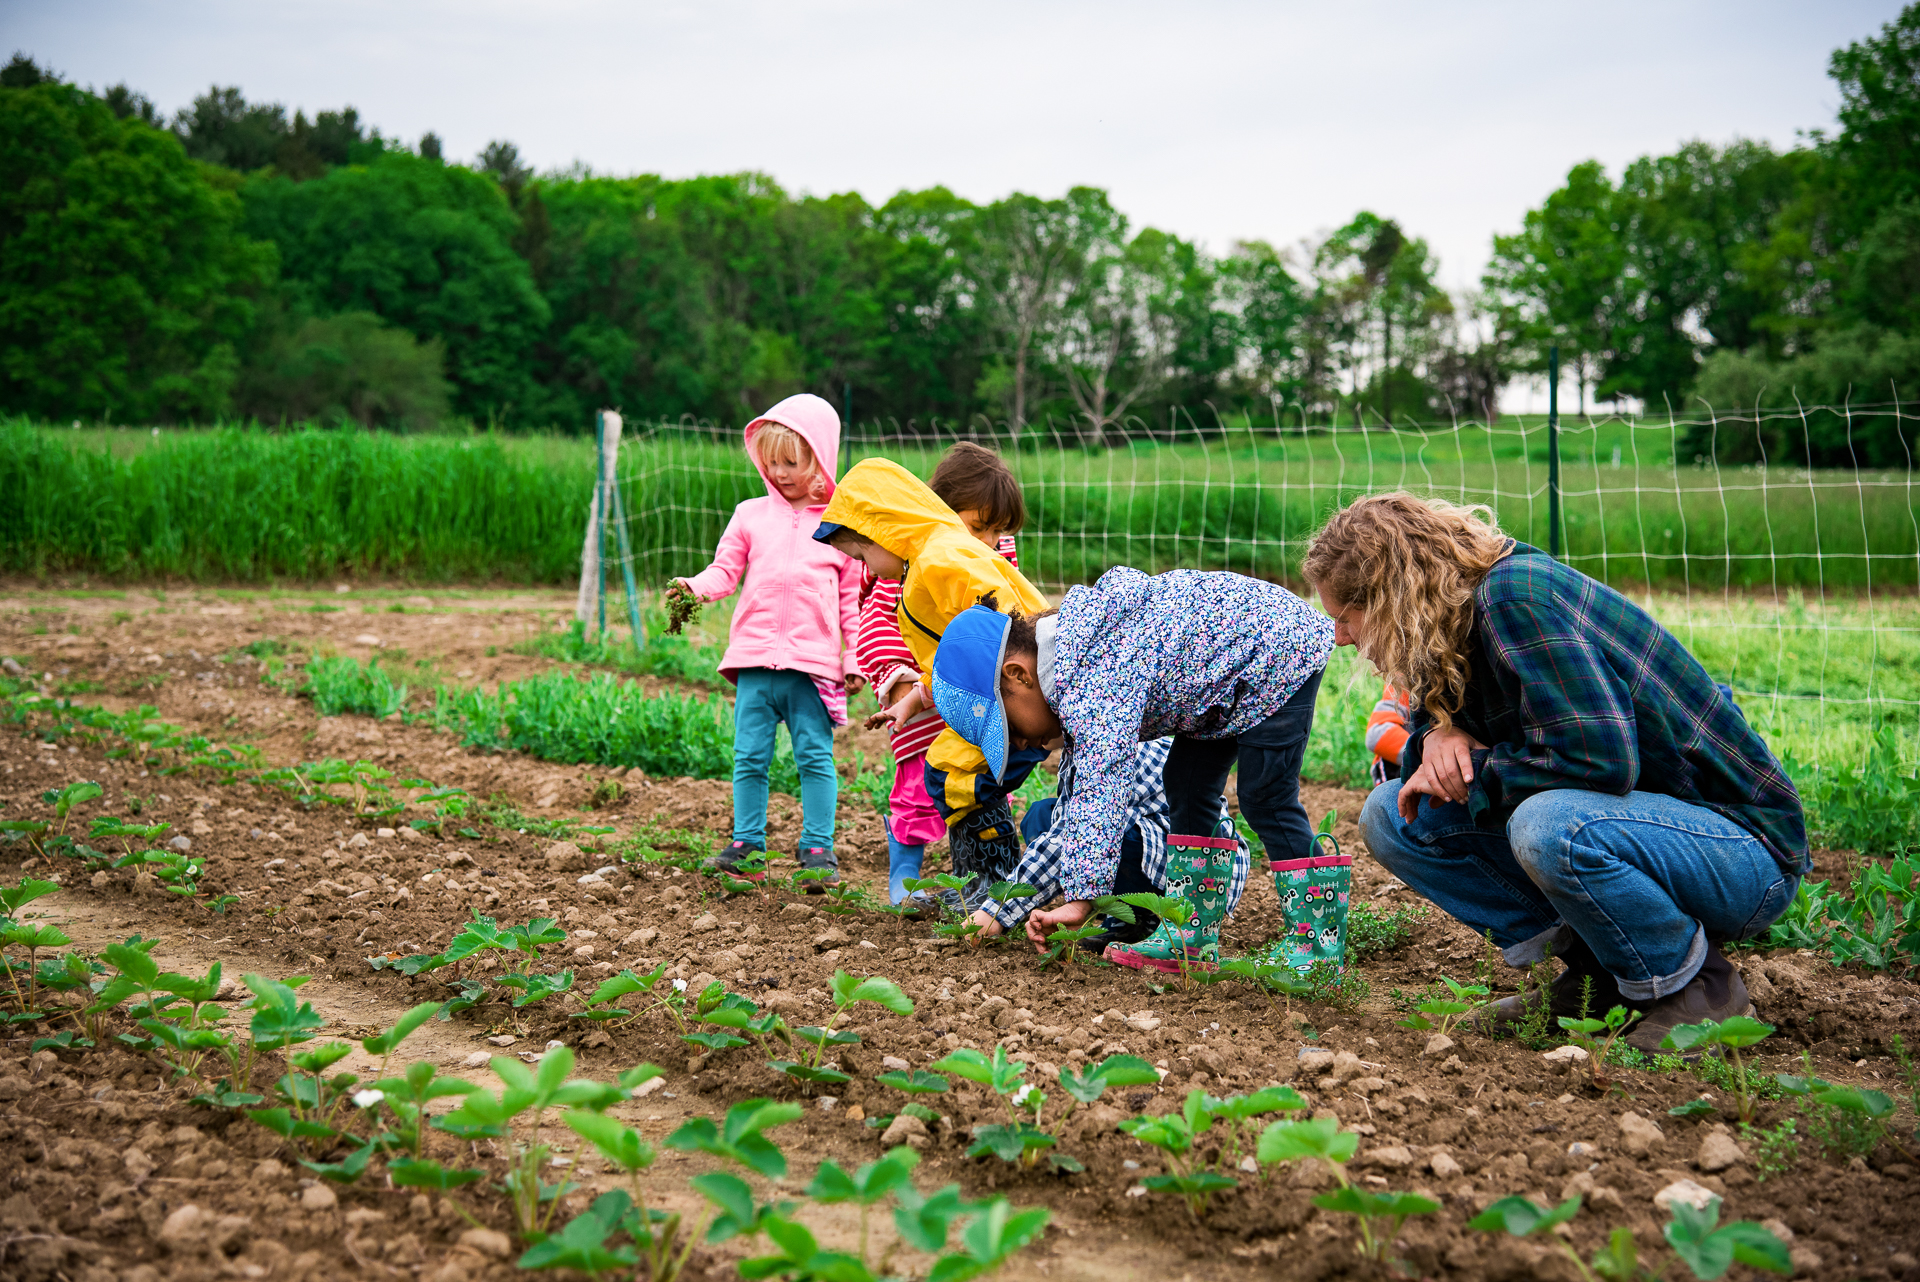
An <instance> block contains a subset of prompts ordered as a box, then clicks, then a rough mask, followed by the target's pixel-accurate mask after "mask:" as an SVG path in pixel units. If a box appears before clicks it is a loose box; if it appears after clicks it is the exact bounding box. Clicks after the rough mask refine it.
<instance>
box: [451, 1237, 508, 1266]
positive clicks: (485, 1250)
mask: <svg viewBox="0 0 1920 1282" xmlns="http://www.w3.org/2000/svg"><path fill="white" fill-rule="evenodd" d="M460 1245H461V1246H464V1247H468V1248H469V1249H471V1250H475V1251H478V1252H480V1253H481V1254H482V1255H491V1256H492V1257H493V1258H494V1259H496V1260H504V1259H506V1258H507V1257H508V1256H509V1255H511V1254H513V1242H512V1240H511V1239H510V1238H508V1237H507V1235H506V1234H504V1233H502V1232H501V1231H500V1230H498V1229H468V1230H467V1231H466V1232H465V1233H462V1234H461V1235H460Z"/></svg>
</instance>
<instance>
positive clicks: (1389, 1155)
mask: <svg viewBox="0 0 1920 1282" xmlns="http://www.w3.org/2000/svg"><path fill="white" fill-rule="evenodd" d="M1360 1160H1361V1161H1362V1162H1364V1163H1366V1164H1368V1165H1372V1166H1384V1167H1386V1168H1387V1169H1388V1170H1390V1171H1404V1170H1405V1169H1406V1168H1407V1167H1409V1166H1412V1165H1413V1153H1412V1152H1411V1151H1410V1150H1408V1149H1406V1148H1403V1147H1401V1146H1400V1145H1398V1144H1390V1145H1388V1146H1387V1147H1385V1148H1370V1149H1368V1150H1367V1151H1366V1152H1365V1153H1363V1154H1362V1155H1361V1157H1360Z"/></svg>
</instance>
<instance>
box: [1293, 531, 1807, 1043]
mask: <svg viewBox="0 0 1920 1282" xmlns="http://www.w3.org/2000/svg"><path fill="white" fill-rule="evenodd" d="M1485 511H1486V509H1484V508H1480V509H1470V508H1462V507H1457V506H1455V505H1453V504H1450V503H1444V502H1437V501H1429V500H1423V499H1418V498H1415V497H1413V496H1412V495H1410V494H1383V495H1376V496H1374V497H1370V498H1365V499H1361V500H1360V501H1358V502H1356V503H1354V504H1352V505H1351V506H1350V507H1347V508H1345V509H1344V510H1342V511H1340V512H1338V513H1336V514H1335V515H1334V517H1333V519H1332V520H1331V521H1329V522H1328V523H1327V525H1326V527H1325V528H1324V529H1323V530H1321V531H1320V533H1319V534H1318V535H1317V536H1315V538H1314V540H1313V542H1312V545H1311V546H1310V547H1309V549H1308V552H1307V557H1306V561H1305V563H1304V565H1303V566H1302V572H1303V574H1304V575H1305V577H1306V579H1307V581H1308V582H1309V583H1311V584H1312V585H1313V586H1314V588H1315V589H1316V590H1317V591H1318V592H1319V594H1320V600H1321V603H1322V604H1323V605H1324V606H1325V607H1326V610H1327V613H1329V614H1330V615H1332V616H1333V620H1334V628H1335V632H1334V640H1335V643H1336V644H1339V645H1352V646H1357V647H1358V648H1359V650H1360V653H1361V654H1363V655H1364V656H1366V658H1367V659H1369V660H1370V661H1371V662H1372V663H1373V665H1374V666H1375V667H1376V668H1378V669H1379V670H1380V672H1381V673H1382V675H1384V676H1385V677H1386V679H1387V680H1389V681H1391V682H1392V683H1393V684H1394V685H1396V686H1399V687H1401V688H1402V689H1405V690H1409V691H1411V692H1412V698H1413V705H1414V714H1413V724H1412V726H1411V727H1410V735H1409V739H1408V743H1407V746H1406V747H1405V749H1404V750H1403V752H1402V756H1401V769H1400V777H1399V779H1397V780H1391V781H1389V782H1387V783H1383V784H1381V785H1380V786H1379V787H1377V788H1375V789H1374V790H1373V793H1372V795H1371V796H1369V797H1368V799H1367V804H1366V807H1365V809H1364V810H1363V811H1362V813H1361V818H1360V831H1361V835H1362V837H1363V838H1364V839H1365V841H1366V843H1367V848H1368V849H1369V850H1370V851H1371V852H1372V853H1373V856H1374V858H1376V859H1378V860H1379V861H1380V862H1381V863H1382V864H1384V865H1386V867H1387V868H1388V869H1390V870H1391V871H1392V872H1393V873H1394V874H1395V875H1396V876H1398V877H1399V878H1400V879H1401V880H1402V881H1404V882H1406V883H1407V885H1408V886H1410V887H1412V888H1413V889H1414V890H1416V891H1417V892H1419V893H1420V894H1422V895H1424V896H1426V897H1427V898H1428V899H1430V900H1432V901H1433V902H1434V903H1435V904H1437V905H1439V906H1440V907H1441V908H1442V909H1444V910H1445V911H1446V912H1448V913H1450V914H1452V915H1453V916H1454V917H1456V918H1458V919H1459V920H1460V921H1462V922H1464V923H1466V924H1467V925H1468V926H1471V927H1472V928H1473V929H1474V930H1475V931H1476V932H1479V933H1482V934H1484V933H1486V932H1488V931H1491V932H1492V935H1493V939H1494V942H1495V943H1497V944H1499V945H1500V946H1501V948H1502V949H1503V950H1504V951H1505V954H1506V958H1507V961H1508V962H1509V963H1510V964H1512V965H1515V966H1522V965H1527V964H1530V963H1532V962H1535V961H1537V960H1539V959H1540V958H1542V957H1543V956H1546V955H1547V954H1548V952H1549V950H1551V953H1552V955H1553V956H1556V957H1559V958H1560V959H1561V960H1562V961H1563V962H1565V963H1566V969H1565V971H1564V972H1563V973H1562V974H1561V975H1560V977H1559V978H1558V979H1556V980H1555V981H1554V982H1553V983H1552V984H1551V985H1550V986H1548V987H1547V988H1546V989H1545V991H1544V992H1543V991H1540V990H1537V989H1536V990H1534V991H1530V992H1528V993H1525V994H1522V995H1521V996H1518V997H1510V998H1507V999H1506V1000H1505V1001H1503V1002H1500V1003H1498V1004H1496V1006H1495V1007H1493V1008H1492V1009H1491V1010H1490V1011H1489V1012H1488V1014H1487V1015H1486V1016H1485V1017H1484V1020H1485V1022H1486V1023H1487V1024H1491V1025H1494V1026H1496V1027H1497V1026H1499V1025H1502V1024H1508V1025H1510V1024H1515V1023H1519V1022H1521V1021H1524V1020H1525V1019H1526V1018H1527V1017H1528V1015H1529V1014H1530V1013H1533V1008H1534V1007H1536V1006H1538V1005H1540V1004H1543V1003H1544V1004H1546V1005H1547V1006H1548V1008H1549V1009H1548V1020H1547V1026H1548V1027H1552V1026H1553V1024H1552V1021H1553V1018H1555V1017H1558V1016H1561V1015H1577V1014H1578V1013H1579V1011H1580V1008H1581V1005H1582V1002H1583V997H1584V998H1585V1000H1586V1001H1587V1003H1589V1004H1590V1006H1591V1008H1592V1010H1593V1011H1594V1012H1596V1013H1600V1014H1604V1013H1605V1012H1606V1011H1607V1010H1608V1009H1609V1008H1610V1007H1612V1006H1614V1005H1616V1004H1625V1005H1626V1006H1627V1007H1628V1008H1629V1009H1632V1010H1637V1011H1639V1012H1641V1014H1642V1018H1641V1019H1640V1021H1639V1022H1638V1023H1637V1024H1636V1025H1635V1026H1634V1027H1633V1028H1632V1029H1631V1030H1630V1031H1629V1032H1628V1034H1627V1037H1626V1040H1627V1041H1628V1042H1629V1043H1631V1044H1632V1045H1634V1046H1635V1047H1637V1048H1639V1049H1641V1050H1644V1051H1651V1050H1656V1049H1658V1048H1659V1046H1660V1043H1661V1041H1662V1039H1664V1038H1665V1036H1666V1034H1667V1032H1668V1031H1669V1030H1671V1029H1672V1028H1673V1027H1674V1026H1675V1025H1676V1024H1691V1023H1699V1022H1700V1021H1702V1020H1706V1019H1713V1020H1721V1019H1726V1018H1729V1017H1731V1016H1734V1015H1742V1014H1747V1013H1749V1012H1750V1011H1751V1009H1752V1008H1751V1006H1750V1004H1749V1002H1748V1000H1747V991H1746V986H1745V985H1744V984H1743V983H1742V982H1741V980H1740V976H1739V974H1738V973H1737V972H1736V971H1735V970H1734V969H1733V967H1732V965H1731V964H1729V963H1728V961H1727V959H1726V957H1725V956H1724V955H1723V954H1722V953H1721V952H1720V948H1719V945H1720V944H1722V943H1724V942H1726V941H1729V940H1736V939H1742V938H1745V937H1747V936H1750V935H1753V934H1755V933H1757V932H1759V931H1763V930H1765V929H1766V928H1767V926H1768V925H1769V924H1770V923H1771V922H1772V921H1773V920H1774V918H1776V917H1778V916H1779V915H1780V914H1781V913H1782V912H1783V911H1785V909H1786V907H1787V905H1789V904H1790V903H1792V902H1793V898H1794V894H1795V892H1796V891H1797V890H1798V888H1799V884H1800V878H1801V876H1802V874H1804V873H1805V872H1807V871H1808V869H1809V868H1810V867H1811V863H1810V861H1809V858H1808V853H1807V833H1806V824H1805V819H1804V816H1803V813H1802V810H1801V806H1800V798H1799V796H1798V794H1796V793H1795V791H1794V788H1793V784H1792V783H1791V782H1790V781H1789V780H1788V778H1787V775H1786V772H1785V771H1784V770H1783V769H1782V768H1781V766H1780V763H1779V761H1777V760H1776V759H1775V758H1774V756H1773V754H1772V753H1771V752H1769V751H1768V750H1767V745H1766V744H1765V743H1764V742H1762V740H1761V738H1760V736H1759V735H1758V734H1757V733H1755V732H1754V730H1753V728H1752V727H1751V726H1749V725H1748V724H1747V721H1746V718H1745V717H1744V716H1743V715H1742V714H1741V712H1740V710H1739V709H1738V708H1737V707H1735V706H1734V704H1733V701H1732V699H1731V698H1730V697H1729V696H1728V694H1727V692H1725V691H1724V690H1723V689H1722V688H1721V687H1719V686H1716V685H1715V684H1714V682H1713V680H1712V678H1710V677H1709V676H1708V675H1707V673H1706V670H1705V669H1703V668H1702V667H1701V666H1700V664H1699V663H1698V662H1697V661H1696V660H1695V659H1694V657H1693V656H1692V655H1691V654H1689V653H1688V652H1687V650H1686V647H1684V646H1682V645H1681V644H1680V642H1679V641H1678V640H1676V639H1675V638H1674V637H1673V635H1672V634H1671V633H1669V632H1668V631H1667V630H1666V629H1664V628H1662V627H1661V626H1660V625H1659V624H1658V623H1656V622H1654V620H1653V619H1652V618H1651V617H1649V616H1648V614H1647V613H1646V612H1645V611H1644V610H1641V609H1640V608H1639V607H1637V606H1635V605H1634V604H1633V603H1632V602H1630V601H1628V600H1627V599H1626V598H1625V597H1623V596H1621V595H1620V594H1619V593H1617V592H1615V591H1613V590H1612V589H1610V588H1608V587H1606V586H1604V585H1602V584H1600V583H1597V582H1595V581H1594V580H1593V579H1590V578H1588V577H1587V576H1586V575H1584V574H1582V573H1580V572H1579V571H1578V570H1574V569H1571V568H1569V567H1567V566H1565V565H1562V564H1560V563H1559V562H1558V561H1556V560H1554V559H1553V558H1551V557H1549V556H1546V555H1544V554H1542V553H1541V552H1539V551H1538V550H1537V549H1535V548H1531V547H1528V546H1526V545H1525V544H1522V543H1517V542H1515V541H1514V540H1512V539H1510V538H1507V537H1506V536H1504V535H1502V534H1501V533H1500V532H1499V531H1498V530H1496V529H1495V528H1493V526H1491V525H1490V524H1488V523H1487V521H1486V520H1484V519H1482V517H1481V516H1480V515H1479V513H1481V512H1485ZM1488 515H1491V514H1490V513H1488Z"/></svg>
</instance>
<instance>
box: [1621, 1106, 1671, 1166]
mask: <svg viewBox="0 0 1920 1282" xmlns="http://www.w3.org/2000/svg"><path fill="white" fill-rule="evenodd" d="M1619 1125H1620V1142H1621V1146H1622V1147H1624V1148H1625V1149H1626V1150H1627V1152H1629V1153H1631V1154H1632V1155H1633V1156H1635V1157H1645V1156H1646V1155H1647V1150H1648V1149H1650V1148H1652V1147H1653V1146H1654V1145H1655V1144H1660V1143H1664V1142H1665V1140H1666V1136H1665V1135H1664V1134H1662V1133H1661V1130H1660V1128H1659V1127H1658V1126H1656V1125H1654V1124H1653V1123H1652V1122H1650V1121H1648V1120H1647V1119H1646V1118H1644V1117H1642V1116H1640V1114H1638V1113H1635V1112H1631V1111H1629V1112H1626V1113H1622V1114H1621V1115H1620V1123H1619Z"/></svg>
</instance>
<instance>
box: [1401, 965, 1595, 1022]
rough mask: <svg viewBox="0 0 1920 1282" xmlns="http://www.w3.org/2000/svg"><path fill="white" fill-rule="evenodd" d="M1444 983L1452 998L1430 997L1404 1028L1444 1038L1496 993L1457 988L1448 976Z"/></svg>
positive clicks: (1472, 986)
mask: <svg viewBox="0 0 1920 1282" xmlns="http://www.w3.org/2000/svg"><path fill="white" fill-rule="evenodd" d="M1440 982H1441V983H1443V984H1445V985H1446V986H1447V992H1448V996H1446V997H1430V998H1428V999H1427V1000H1426V1001H1423V1002H1421V1003H1420V1004H1419V1005H1417V1006H1415V1007H1414V1008H1413V1012H1414V1013H1413V1014H1412V1016H1410V1017H1409V1018H1407V1019H1403V1020H1401V1021H1400V1026H1401V1027H1402V1028H1411V1029H1414V1030H1415V1031H1417V1032H1422V1033H1425V1032H1435V1033H1439V1034H1440V1035H1441V1036H1443V1037H1444V1036H1445V1035H1446V1034H1447V1033H1448V1032H1449V1031H1450V1030H1452V1029H1454V1028H1457V1027H1458V1026H1459V1025H1460V1023H1461V1022H1462V1021H1463V1020H1467V1019H1470V1018H1472V1016H1473V1013H1474V1012H1475V1011H1477V1010H1479V1009H1480V1008H1481V1007H1482V1006H1485V1005H1486V1004H1487V997H1488V995H1489V993H1490V992H1491V991H1492V990H1491V989H1489V988H1488V987H1487V986H1486V985H1485V984H1456V983H1454V982H1453V981H1452V980H1451V979H1449V978H1447V977H1446V976H1445V975H1442V976H1440ZM1561 1023H1562V1024H1563V1025H1564V1024H1565V1023H1566V1021H1565V1020H1562V1021H1561Z"/></svg>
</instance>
